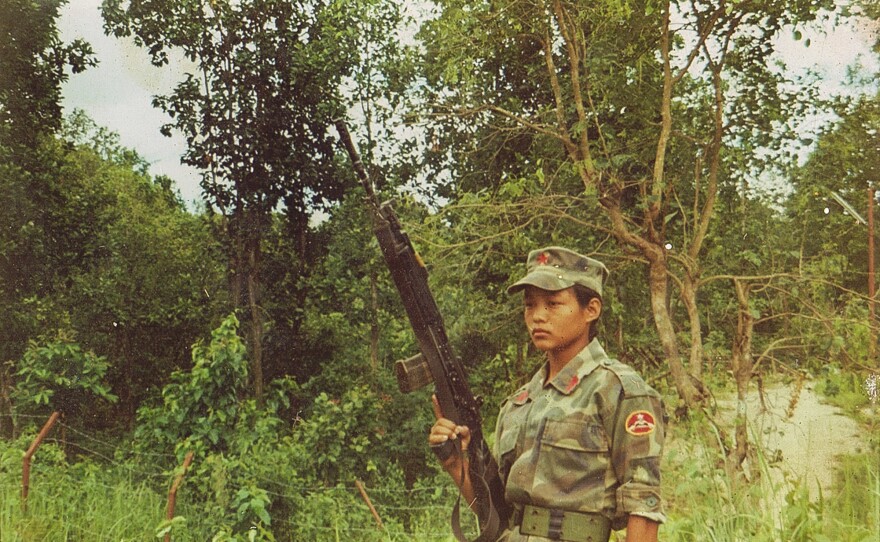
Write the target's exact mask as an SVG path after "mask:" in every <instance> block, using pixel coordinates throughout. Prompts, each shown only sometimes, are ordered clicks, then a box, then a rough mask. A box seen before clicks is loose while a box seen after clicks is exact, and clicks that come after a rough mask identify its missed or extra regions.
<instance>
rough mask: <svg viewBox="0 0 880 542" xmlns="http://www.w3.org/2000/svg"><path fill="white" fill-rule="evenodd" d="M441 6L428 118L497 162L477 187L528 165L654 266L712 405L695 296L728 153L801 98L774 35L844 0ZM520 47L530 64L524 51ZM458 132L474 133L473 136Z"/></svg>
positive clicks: (678, 368) (753, 139)
mask: <svg viewBox="0 0 880 542" xmlns="http://www.w3.org/2000/svg"><path fill="white" fill-rule="evenodd" d="M441 6H442V12H441V15H440V16H439V17H438V18H437V19H436V20H434V21H431V22H430V23H429V24H428V25H427V26H426V28H425V30H424V32H423V36H424V39H425V40H426V42H427V48H428V52H429V57H428V58H429V59H430V60H429V62H428V68H429V71H428V73H429V81H428V83H429V84H428V89H429V90H430V94H429V95H428V100H429V103H430V110H429V114H430V115H432V117H433V116H436V117H440V118H441V119H442V120H443V122H444V123H445V124H439V123H436V124H435V130H436V132H437V133H438V134H440V136H441V137H444V136H447V137H448V138H447V139H441V141H443V142H444V144H449V145H456V146H457V148H459V149H461V152H460V153H458V154H457V155H456V157H457V158H459V159H461V160H462V161H463V162H465V164H466V166H464V167H463V168H461V169H463V170H464V171H465V173H466V174H471V171H473V172H475V173H476V175H480V174H481V172H482V171H488V173H487V176H486V177H481V178H478V179H477V180H475V181H474V182H473V185H471V184H469V185H466V188H467V187H471V186H480V185H482V186H487V187H491V188H494V189H496V190H497V189H498V187H499V181H501V183H503V181H504V180H505V179H506V178H507V177H506V176H507V175H512V178H514V179H515V178H517V171H518V170H519V171H521V170H522V168H523V165H524V164H525V165H526V166H527V167H528V168H531V169H532V170H533V171H534V170H541V171H540V176H541V177H542V178H544V179H546V182H545V183H544V184H543V187H542V189H541V190H540V192H539V194H537V197H538V198H543V199H544V200H545V201H546V200H549V199H550V198H553V197H555V198H556V201H555V205H556V206H557V208H558V209H563V208H564V209H576V208H578V207H581V206H588V208H587V213H590V212H592V213H593V214H594V215H595V216H594V218H592V219H591V220H590V221H588V222H587V223H586V224H587V225H589V227H591V228H594V229H597V230H598V231H603V232H607V233H608V234H610V235H611V236H612V237H613V238H614V240H615V241H616V243H617V245H618V247H619V249H620V250H621V251H622V252H623V254H625V255H626V256H627V257H629V258H633V259H635V260H637V261H640V262H642V263H643V264H644V265H645V267H646V270H647V285H648V290H649V295H650V301H651V313H652V315H653V320H654V325H655V327H656V330H657V334H658V338H659V342H660V344H661V346H662V348H663V351H664V353H665V358H666V360H667V363H668V366H669V370H670V373H671V376H672V379H673V382H674V385H675V387H676V389H677V390H678V393H679V395H680V396H681V398H682V400H683V405H684V406H685V408H690V407H693V406H695V405H697V404H699V403H700V401H701V399H702V398H703V396H704V393H705V391H704V390H703V388H702V384H701V382H700V376H701V370H702V331H701V329H702V324H701V310H700V307H699V304H698V295H697V294H698V289H699V285H700V278H701V276H702V274H703V272H704V270H703V264H704V261H703V260H704V257H705V248H706V241H707V237H708V236H709V235H710V231H711V225H712V223H713V220H714V218H715V210H716V204H717V201H718V196H719V190H721V189H722V188H723V187H724V186H725V185H726V184H734V186H736V184H735V183H737V181H738V179H739V178H738V177H737V175H736V173H735V171H733V170H732V169H731V167H730V163H729V162H728V158H727V157H728V154H729V152H730V148H732V147H734V146H736V147H740V146H741V147H743V148H745V149H752V150H754V149H757V148H759V147H760V146H761V145H762V144H765V143H766V142H768V141H769V138H768V134H770V133H772V132H773V128H776V127H778V126H780V125H781V124H782V123H781V121H782V120H784V119H785V118H786V117H785V115H786V114H787V112H788V111H790V110H791V106H792V105H796V103H797V102H793V101H791V96H790V95H789V94H787V93H786V92H784V90H783V86H782V83H783V77H782V76H780V75H779V74H778V73H776V72H774V71H772V70H771V69H770V68H769V67H768V66H769V62H768V59H769V58H770V55H771V53H772V38H773V37H774V36H775V35H776V33H778V32H779V31H781V30H782V29H784V28H790V27H792V26H795V25H797V24H802V23H804V22H807V21H810V20H813V19H814V18H815V16H816V13H817V11H818V10H819V9H820V8H822V7H829V6H830V3H828V2H815V1H802V0H797V1H792V2H782V3H779V2H757V3H755V2H748V3H736V4H730V3H726V2H711V1H695V2H690V3H685V2H654V1H647V2H625V3H621V2H599V3H593V4H590V5H589V6H588V5H584V4H583V3H574V2H566V1H562V0H551V1H547V2H539V3H536V4H528V5H526V4H522V3H507V2H502V3H498V2H492V3H477V4H474V3H472V2H457V1H451V2H443V3H442V4H441ZM477 29H479V30H477ZM517 52H520V53H521V54H520V55H519V56H518V57H516V58H518V59H519V64H516V63H514V62H512V59H513V58H514V55H516V54H517ZM447 126H452V129H449V128H447ZM455 130H461V131H464V130H468V131H469V132H470V133H469V136H470V137H469V138H468V139H465V140H463V139H459V132H456V131H455ZM472 155H473V156H474V157H475V158H476V159H478V160H483V161H488V159H491V161H490V162H489V163H490V167H489V168H483V169H482V170H481V169H479V168H478V167H477V164H476V163H474V162H471V161H470V158H471V156H472ZM758 156H759V155H757V154H756V153H755V154H752V155H750V156H747V157H746V159H747V161H746V162H745V163H746V164H748V165H754V164H756V163H757V162H758V160H757V157H758ZM487 157H488V159H487ZM444 165H446V166H448V167H453V168H455V170H458V169H459V168H456V166H455V165H454V164H449V163H448V162H444ZM471 167H472V168H473V169H472V170H470V169H468V168H471ZM496 167H497V168H498V169H497V170H496V169H494V168H496ZM498 170H500V173H498V172H497V171H498ZM746 171H752V170H751V169H746ZM466 178H467V177H466ZM529 197H533V198H534V197H535V196H532V195H531V194H529ZM525 201H526V200H525V198H524V205H523V207H524V208H528V205H527V203H525ZM536 201H538V200H536ZM534 207H537V208H541V209H546V206H544V205H541V204H539V205H536V206H534ZM571 215H572V216H573V215H574V213H571ZM533 216H534V215H531V214H529V215H526V216H523V221H527V220H531V219H532V218H533ZM558 216H559V217H560V219H561V220H568V219H569V216H568V215H566V213H562V212H559V213H558ZM520 223H522V222H520ZM517 227H519V226H517ZM675 290H677V291H678V294H679V298H680V299H681V303H682V306H683V307H684V317H683V319H684V321H685V322H687V324H686V326H687V327H688V328H689V330H690V333H689V335H690V356H689V359H688V361H687V363H685V360H684V359H683V356H682V355H681V353H680V347H679V340H678V337H677V328H679V327H680V324H679V323H678V322H679V318H681V317H680V316H679V315H677V314H676V313H675V312H673V310H672V306H671V304H670V300H671V298H672V294H673V292H674V291H675Z"/></svg>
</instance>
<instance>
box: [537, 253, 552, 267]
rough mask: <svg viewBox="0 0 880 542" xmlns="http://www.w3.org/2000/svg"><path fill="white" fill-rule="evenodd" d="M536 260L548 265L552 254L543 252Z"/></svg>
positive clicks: (539, 263) (540, 263)
mask: <svg viewBox="0 0 880 542" xmlns="http://www.w3.org/2000/svg"><path fill="white" fill-rule="evenodd" d="M536 261H537V262H538V265H547V262H549V261H550V256H549V255H548V254H547V253H546V252H542V253H540V254H538V257H537V258H536Z"/></svg>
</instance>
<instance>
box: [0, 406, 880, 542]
mask: <svg viewBox="0 0 880 542" xmlns="http://www.w3.org/2000/svg"><path fill="white" fill-rule="evenodd" d="M702 427H705V424H702V423H701V421H700V420H699V419H694V420H693V421H692V422H690V423H688V424H684V425H677V426H673V427H672V428H671V432H670V438H669V444H670V446H669V450H668V453H667V456H666V459H665V463H664V478H665V494H666V496H667V500H668V503H667V512H668V516H669V521H668V522H667V524H665V525H664V526H663V527H661V531H660V533H661V539H662V540H663V541H664V542H696V541H700V542H703V541H709V542H712V541H718V542H739V541H742V542H747V541H748V542H764V541H766V542H777V541H786V542H801V541H803V542H807V541H809V542H824V541H827V542H832V541H833V542H877V541H878V540H880V448H878V447H877V446H876V443H874V448H872V449H870V451H868V452H866V453H863V454H860V455H856V456H847V457H843V458H841V459H840V461H839V462H838V468H837V470H836V480H835V484H834V486H833V487H832V488H831V489H830V490H827V491H825V492H824V494H820V495H819V497H818V498H815V496H814V498H813V499H811V497H810V495H809V491H808V490H807V484H806V483H804V482H805V481H804V480H796V479H785V478H780V477H779V476H778V475H776V473H775V472H774V469H775V465H773V464H771V462H770V461H768V458H766V457H765V456H764V455H763V454H761V453H760V451H759V453H758V454H757V455H756V458H755V459H754V461H756V462H757V463H756V465H755V467H756V468H753V469H749V470H750V471H751V472H754V473H755V474H754V475H751V478H749V477H747V476H741V475H735V476H729V475H728V474H727V472H726V471H725V469H724V467H723V458H722V457H721V454H720V453H719V452H718V447H717V442H714V440H715V437H714V436H712V435H711V434H707V433H706V432H705V431H702V430H701V429H702ZM19 448H21V449H23V448H24V446H23V443H8V442H0V542H36V541H45V542H55V541H71V542H73V541H77V542H79V541H89V542H93V541H94V542H103V541H106V542H111V541H112V542H133V541H144V540H159V539H160V538H157V532H158V530H159V528H160V526H161V525H162V524H163V519H164V515H165V503H166V495H167V488H168V484H169V483H170V477H169V478H168V479H164V478H163V479H154V480H150V479H145V478H144V477H143V476H139V475H138V474H137V472H138V469H137V468H136V466H131V468H127V467H126V466H125V465H120V464H115V465H99V464H97V463H95V462H91V461H85V462H80V463H75V464H69V463H67V461H66V460H65V459H64V458H63V453H62V452H61V451H60V450H57V449H53V447H52V446H47V447H46V448H45V449H43V448H41V450H40V453H39V454H38V455H37V458H36V461H35V463H34V469H33V474H32V479H31V494H30V498H29V500H28V507H27V512H26V513H25V512H23V510H22V506H21V505H22V503H21V496H20V492H21V488H20V483H21V466H20V465H21V463H20V457H21V455H20V454H21V450H20V449H19ZM279 468H281V467H279ZM388 485H389V487H388V488H384V487H381V488H371V492H372V493H373V496H374V498H375V504H376V505H377V508H378V510H379V514H380V515H381V516H382V520H383V528H382V529H380V528H378V526H377V525H376V524H375V521H374V519H373V518H372V516H371V515H370V513H369V512H368V511H367V508H366V506H365V505H364V503H363V502H361V501H360V499H359V497H358V496H357V494H356V492H355V491H353V489H352V488H342V487H340V488H335V489H334V488H323V489H322V490H318V489H316V490H314V491H309V492H305V493H303V494H301V495H298V496H296V498H295V502H293V505H292V506H291V508H290V509H289V511H288V512H286V513H285V517H276V516H273V517H272V524H271V532H268V531H266V532H253V533H250V532H245V533H232V532H226V533H225V534H224V533H223V532H221V530H220V529H219V528H218V527H217V525H219V521H218V519H217V518H216V517H214V516H211V514H210V513H208V511H209V510H210V509H211V503H204V502H194V501H193V500H192V499H191V498H190V497H191V492H190V493H188V492H187V486H186V484H185V485H184V486H183V487H182V489H181V493H180V495H179V496H178V515H179V516H180V519H178V520H177V522H176V523H175V526H174V529H173V540H174V541H175V542H189V541H193V542H205V541H211V540H217V541H224V542H228V541H233V540H242V541H244V540H248V539H249V538H250V535H251V534H253V535H254V538H255V539H256V540H267V541H272V540H277V541H279V542H280V541H289V540H308V541H316V542H324V541H328V542H336V541H347V540H358V541H375V542H386V541H388V542H396V541H402V542H403V541H450V542H451V541H452V540H453V537H452V535H451V532H450V527H449V513H450V511H451V505H452V502H453V501H454V498H455V492H454V491H451V487H450V485H449V483H448V481H447V480H446V477H445V476H442V475H440V476H438V477H437V478H435V479H430V480H425V481H424V485H423V486H422V487H420V488H416V491H413V492H411V493H404V492H403V491H402V488H401V487H400V486H401V482H400V481H399V480H394V481H392V480H389V481H388ZM392 486H393V487H392ZM277 515H279V516H280V515H281V514H280V513H277ZM615 538H616V539H617V540H623V537H622V536H621V535H620V534H616V535H615V537H613V538H612V540H615Z"/></svg>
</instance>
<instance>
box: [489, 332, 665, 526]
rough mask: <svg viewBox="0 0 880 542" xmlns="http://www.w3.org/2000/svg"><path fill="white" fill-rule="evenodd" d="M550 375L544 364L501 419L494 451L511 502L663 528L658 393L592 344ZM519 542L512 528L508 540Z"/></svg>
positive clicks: (616, 522)
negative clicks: (634, 519) (636, 519)
mask: <svg viewBox="0 0 880 542" xmlns="http://www.w3.org/2000/svg"><path fill="white" fill-rule="evenodd" d="M546 375H547V365H546V363H545V364H544V366H543V367H542V368H541V370H539V371H538V372H537V373H536V374H535V376H534V377H533V378H532V380H531V381H530V382H529V383H528V384H526V385H525V386H523V387H521V388H520V389H519V390H517V391H516V393H514V394H513V395H512V396H511V397H509V398H508V399H507V400H506V401H505V403H504V404H503V405H502V407H501V413H500V414H499V416H498V423H497V426H496V429H495V445H494V447H495V449H494V453H495V457H496V458H497V460H498V463H499V466H500V468H501V473H502V479H504V480H505V482H506V498H507V501H508V502H509V503H511V504H512V505H513V506H517V505H523V504H532V505H535V506H540V507H545V508H561V509H564V510H574V511H578V512H598V513H601V514H603V515H605V516H606V517H608V518H609V519H610V520H611V521H612V526H613V528H615V529H621V528H623V527H625V526H626V521H627V518H628V515H629V514H637V515H640V516H644V517H647V518H649V519H652V520H654V521H657V522H663V521H664V520H665V516H664V514H663V508H662V501H661V497H660V459H661V454H662V448H663V440H664V436H665V429H664V418H665V416H664V412H663V405H662V401H661V398H660V395H659V394H658V393H657V392H656V391H655V390H654V389H653V388H651V387H650V386H648V385H647V384H646V383H645V382H644V380H642V378H641V377H640V376H639V375H638V374H636V372H635V371H634V370H633V369H632V368H631V367H629V366H628V365H625V364H623V363H620V362H619V361H616V360H612V359H610V358H609V357H608V355H607V354H606V353H605V350H604V349H603V348H602V346H601V345H600V344H599V342H598V341H596V340H593V341H592V342H591V343H590V344H589V345H587V347H586V348H584V349H583V350H582V351H581V352H580V353H579V354H578V355H577V356H575V357H574V358H573V359H572V360H571V361H569V362H568V364H567V365H566V366H565V367H564V368H563V369H562V371H560V372H559V374H558V375H556V377H555V378H554V379H553V380H552V381H551V382H549V383H547V384H546V385H545V384H544V381H545V380H546ZM517 537H520V538H517ZM525 538H526V537H524V536H522V535H519V534H518V530H515V531H514V533H511V535H510V537H509V540H511V541H513V540H520V539H523V540H524V539H525ZM534 539H535V538H534V537H532V540H534Z"/></svg>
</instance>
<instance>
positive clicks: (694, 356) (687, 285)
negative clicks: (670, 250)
mask: <svg viewBox="0 0 880 542" xmlns="http://www.w3.org/2000/svg"><path fill="white" fill-rule="evenodd" d="M681 300H682V302H683V303H684V306H685V309H686V310H687V314H688V321H689V322H690V326H691V350H690V351H691V354H690V363H689V364H688V370H689V372H690V374H691V376H693V377H694V378H695V379H697V380H699V381H701V382H702V380H703V333H702V325H701V323H700V311H699V309H698V307H697V288H696V285H695V284H694V281H693V279H692V278H691V277H690V273H688V274H687V276H685V277H684V280H683V281H682V286H681Z"/></svg>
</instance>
